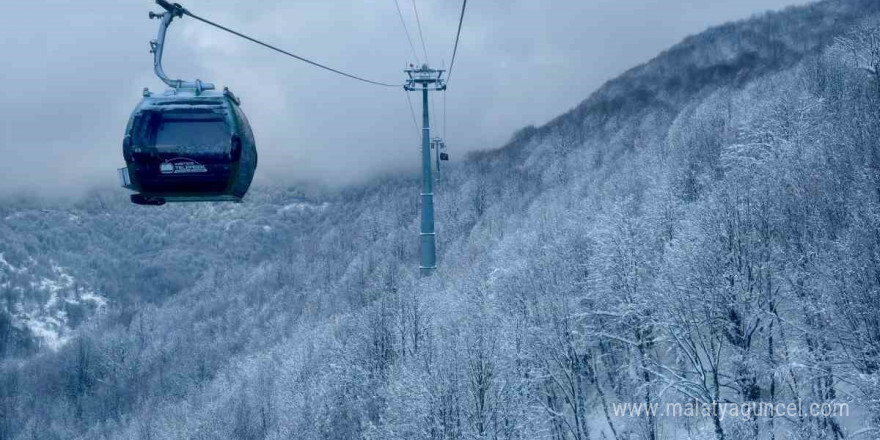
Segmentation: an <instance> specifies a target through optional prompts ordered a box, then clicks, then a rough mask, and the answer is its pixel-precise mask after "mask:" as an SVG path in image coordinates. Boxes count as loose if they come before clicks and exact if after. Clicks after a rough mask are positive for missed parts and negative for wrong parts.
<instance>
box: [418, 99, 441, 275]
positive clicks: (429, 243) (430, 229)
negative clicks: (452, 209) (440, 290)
mask: <svg viewBox="0 0 880 440" xmlns="http://www.w3.org/2000/svg"><path fill="white" fill-rule="evenodd" d="M428 109H429V106H428V84H426V83H422V194H421V195H422V230H421V233H420V236H421V252H422V259H421V263H420V264H419V271H420V272H421V274H422V275H430V274H431V273H432V272H433V271H434V270H435V269H437V250H436V246H437V243H436V240H437V235H436V233H435V232H434V188H433V185H432V183H433V178H432V177H431V118H430V117H429V115H428Z"/></svg>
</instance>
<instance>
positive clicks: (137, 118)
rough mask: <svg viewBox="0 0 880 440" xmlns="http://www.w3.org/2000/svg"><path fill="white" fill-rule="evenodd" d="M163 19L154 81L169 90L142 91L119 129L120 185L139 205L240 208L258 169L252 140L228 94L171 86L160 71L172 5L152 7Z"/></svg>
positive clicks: (177, 10) (192, 85)
mask: <svg viewBox="0 0 880 440" xmlns="http://www.w3.org/2000/svg"><path fill="white" fill-rule="evenodd" d="M157 3H158V4H160V5H162V6H163V7H164V8H165V9H166V12H165V13H162V14H154V13H150V18H159V19H161V20H162V24H161V25H160V27H159V37H158V39H157V40H154V41H151V42H150V45H151V48H152V52H153V54H154V68H155V71H156V75H157V76H158V77H159V78H160V79H161V80H162V81H163V82H165V83H166V84H168V85H169V86H170V87H171V88H170V89H168V90H167V91H165V92H164V93H151V92H150V91H149V90H146V89H145V90H144V97H143V99H142V100H141V102H140V103H139V104H138V105H137V107H135V109H134V111H133V112H132V114H131V118H130V119H129V121H128V125H127V126H126V130H125V137H124V138H123V142H122V155H123V158H124V159H125V163H126V167H125V168H121V169H119V178H120V183H121V184H122V186H123V187H125V188H127V189H130V190H132V191H135V192H136V194H133V195H131V201H132V202H133V203H136V204H139V205H156V206H158V205H164V204H165V203H166V202H206V201H207V202H223V201H230V202H240V201H241V200H242V197H244V195H245V193H247V190H248V188H249V187H250V184H251V181H252V180H253V177H254V173H255V171H256V168H257V149H256V143H255V141H254V134H253V131H252V130H251V126H250V124H249V123H248V120H247V117H245V115H244V112H242V110H241V107H240V105H241V102H240V101H239V99H238V98H237V97H236V96H235V95H234V94H233V93H232V92H231V91H229V90H228V89H223V91H222V92H218V91H215V90H214V85H213V84H208V83H203V82H201V81H199V80H196V81H194V82H187V81H182V80H172V79H169V78H168V77H167V76H166V75H165V72H164V71H163V69H162V50H163V47H164V40H165V33H166V30H167V28H168V26H169V25H170V24H171V21H172V20H173V19H174V18H175V17H181V16H182V15H183V12H184V10H183V8H182V7H180V6H179V5H177V4H174V5H172V4H170V3H167V2H164V1H157Z"/></svg>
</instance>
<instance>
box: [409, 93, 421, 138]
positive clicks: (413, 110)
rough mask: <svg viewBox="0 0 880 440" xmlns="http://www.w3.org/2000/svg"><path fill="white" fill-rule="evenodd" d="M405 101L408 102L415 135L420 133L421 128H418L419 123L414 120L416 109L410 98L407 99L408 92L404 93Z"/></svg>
mask: <svg viewBox="0 0 880 440" xmlns="http://www.w3.org/2000/svg"><path fill="white" fill-rule="evenodd" d="M406 103H407V104H409V113H410V114H411V115H412V121H413V126H414V127H416V135H421V132H422V129H421V128H419V123H418V121H417V120H416V111H415V109H414V108H413V105H412V99H409V93H407V94H406Z"/></svg>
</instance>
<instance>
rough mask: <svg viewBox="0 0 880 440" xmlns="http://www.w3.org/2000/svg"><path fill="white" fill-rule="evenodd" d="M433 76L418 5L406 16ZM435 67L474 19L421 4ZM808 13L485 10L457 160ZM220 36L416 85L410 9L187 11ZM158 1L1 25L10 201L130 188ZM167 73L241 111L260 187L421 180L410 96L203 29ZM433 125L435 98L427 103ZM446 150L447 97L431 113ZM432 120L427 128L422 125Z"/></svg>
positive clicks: (274, 5)
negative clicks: (134, 124) (632, 80)
mask: <svg viewBox="0 0 880 440" xmlns="http://www.w3.org/2000/svg"><path fill="white" fill-rule="evenodd" d="M398 1H399V2H400V7H401V10H402V11H403V13H404V19H405V20H406V22H407V25H408V26H409V31H410V34H411V36H412V37H413V42H414V44H415V46H416V49H418V55H419V57H420V58H424V56H423V55H422V53H421V44H420V42H419V39H418V29H417V26H416V21H415V17H414V13H413V9H412V2H411V0H398ZM417 1H418V5H419V13H420V18H421V20H422V22H421V23H422V31H423V34H424V37H425V41H426V48H427V52H428V56H429V60H430V61H431V63H432V64H433V65H435V66H441V65H444V63H445V65H448V64H449V58H450V56H451V52H452V45H453V42H454V37H455V28H456V25H457V21H458V13H459V8H460V3H459V2H458V1H452V0H417ZM791 3H792V0H742V1H738V2H729V1H725V0H664V1H659V0H630V1H626V2H621V1H612V0H590V1H581V0H577V1H574V0H569V1H566V0H552V1H535V0H528V1H527V0H504V1H502V0H483V1H471V2H470V4H469V10H468V13H467V15H466V17H465V23H464V29H463V31H462V35H461V43H460V47H459V53H458V59H457V60H456V63H455V72H454V74H453V78H452V80H451V82H450V87H449V91H448V92H447V96H446V113H445V114H446V118H445V119H446V123H445V128H446V137H447V143H448V145H449V151H450V153H451V154H452V156H453V159H455V158H461V157H463V156H464V154H465V153H466V152H468V151H473V150H478V149H486V148H494V147H498V146H500V145H501V144H502V143H503V142H504V141H506V140H507V138H508V137H509V136H510V134H511V133H512V132H513V131H514V130H516V129H518V128H520V127H522V126H524V125H527V124H540V123H543V122H546V121H547V120H549V119H551V118H553V117H554V116H556V115H558V114H560V113H562V112H564V111H566V110H568V109H569V108H571V107H573V106H575V105H577V103H578V102H580V101H581V100H583V99H584V98H586V97H587V96H588V95H589V93H590V92H591V91H593V90H595V89H596V88H597V87H599V86H600V85H601V84H602V83H603V82H604V81H606V80H608V79H611V78H613V77H614V76H616V75H618V74H620V73H622V72H623V71H625V70H626V69H628V68H630V67H632V66H634V65H637V64H640V63H642V62H645V61H647V60H648V59H649V58H651V57H653V56H654V55H656V54H657V53H659V52H660V51H662V50H663V49H665V48H667V47H668V46H670V45H672V44H675V43H676V42H677V41H679V40H681V39H682V38H683V37H685V36H687V35H688V34H693V33H697V32H700V31H702V30H703V29H704V28H706V27H708V26H711V25H715V24H720V23H723V22H725V21H728V20H732V19H739V18H746V17H748V16H749V15H750V14H752V13H754V12H758V11H763V10H765V9H772V8H781V7H783V6H786V5H788V4H791ZM184 4H185V6H186V7H187V8H189V9H190V10H191V11H193V12H195V13H197V14H200V15H202V16H204V17H206V18H208V19H211V20H215V21H217V22H220V23H222V24H225V25H228V26H230V27H232V28H235V29H237V30H240V31H242V32H245V33H248V34H251V35H253V36H256V37H258V38H261V39H264V40H265V41H267V42H270V43H273V44H277V45H278V46H281V47H283V48H286V49H289V50H290V51H292V52H294V53H297V54H299V55H302V56H305V57H308V58H312V59H314V60H316V61H318V62H321V63H325V64H327V65H330V66H333V67H335V68H338V69H340V70H344V71H348V72H353V73H355V74H357V75H362V76H365V77H368V78H371V79H375V80H378V81H383V82H398V83H402V81H403V78H404V74H403V72H402V70H403V68H404V67H405V65H406V64H407V63H409V62H414V60H413V59H412V58H413V55H412V51H411V49H410V48H409V45H408V43H407V41H406V38H405V37H404V33H403V28H402V27H401V24H400V19H399V18H398V16H397V10H396V9H395V6H394V3H393V0H387V1H385V0H383V1H362V0H349V1H318V0H310V1H298V2H284V1H281V0H267V1H261V2H236V1H232V0H223V1H219V0H213V1H209V0H187V1H186V2H185V3H184ZM149 10H158V7H156V6H155V5H153V4H152V2H150V1H131V0H126V1H119V2H105V3H104V4H100V5H98V4H90V3H77V2H67V1H61V0H47V1H30V2H19V3H17V4H16V11H15V13H9V14H2V15H0V29H3V33H4V42H3V43H2V44H0V57H2V59H3V60H5V62H4V67H3V68H2V69H0V79H2V83H3V85H4V93H3V101H4V102H3V105H2V106H0V120H2V123H0V128H2V130H3V133H2V136H0V153H2V159H0V175H2V176H3V177H4V178H3V180H2V183H0V195H9V194H14V193H21V192H31V193H35V194H42V195H61V196H75V195H78V194H82V193H83V192H84V191H86V190H88V189H90V188H91V187H94V186H96V185H106V186H110V185H115V184H116V183H115V179H116V177H115V169H116V168H117V167H120V166H122V165H123V160H122V157H121V151H120V149H121V139H122V132H123V130H124V126H125V122H126V120H127V118H128V116H129V113H130V111H131V109H132V108H133V107H134V105H135V104H136V103H137V101H138V100H139V99H140V94H141V90H142V88H143V87H145V86H148V87H150V88H151V89H152V90H161V89H162V88H163V86H162V84H161V83H160V82H159V81H158V79H156V78H155V77H154V76H153V75H152V59H151V56H150V54H149V51H148V41H149V40H150V39H153V38H155V33H156V30H157V27H158V22H157V21H155V20H148V19H147V11H149ZM165 69H166V71H167V72H168V73H169V75H171V76H173V77H182V78H184V79H194V78H196V77H198V78H200V79H202V80H206V81H211V82H214V83H216V84H217V85H218V86H219V87H223V86H228V87H230V88H231V89H232V90H233V91H234V92H235V93H236V94H237V95H239V96H240V97H241V98H242V101H243V103H242V104H243V109H244V110H245V111H246V113H247V114H248V117H249V119H250V120H251V123H252V125H253V127H254V130H255V133H256V137H257V142H258V148H259V151H260V167H259V170H258V176H257V179H258V182H261V183H269V182H274V183H282V184H289V183H293V182H298V181H308V182H315V183H320V184H329V185H346V184H353V183H358V182H361V181H363V180H365V179H369V178H371V177H373V176H376V175H378V174H383V173H398V172H410V173H414V172H417V170H418V157H419V156H418V155H419V135H420V133H419V129H418V128H417V127H416V126H414V124H413V121H412V116H411V114H410V110H409V107H408V104H407V100H406V96H405V94H404V92H403V90H402V89H389V88H381V87H375V86H369V85H365V84H363V83H360V82H357V81H353V80H350V79H347V78H344V77H340V76H337V75H334V74H332V73H329V72H326V71H323V70H320V69H316V68H314V67H312V66H309V65H306V64H304V63H301V62H298V61H295V60H291V59H288V58H285V57H282V56H280V55H278V54H276V53H274V52H271V51H269V50H266V49H264V48H262V47H259V46H255V45H253V44H251V43H249V42H247V41H243V40H240V39H237V38H235V37H232V36H230V35H228V34H225V33H222V32H220V31H218V30H216V29H214V28H211V27H208V26H206V25H204V24H202V23H198V22H196V21H195V20H192V19H188V18H184V19H182V20H178V21H176V22H175V23H174V24H173V26H172V28H171V30H170V32H169V35H168V48H167V51H166V61H165ZM411 98H412V103H413V106H414V108H415V110H416V112H417V113H418V112H420V111H421V97H420V96H419V95H417V94H413V95H412V96H411ZM432 98H433V99H434V102H433V104H432V107H433V110H434V125H435V128H436V131H435V133H437V132H442V131H443V126H444V124H443V123H442V122H443V120H444V118H443V117H442V114H443V105H442V104H443V97H442V96H441V95H440V94H435V95H433V96H432ZM420 116H421V115H420V113H419V114H417V117H418V119H419V120H420V119H421V118H420Z"/></svg>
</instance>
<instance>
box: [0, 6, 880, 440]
mask: <svg viewBox="0 0 880 440" xmlns="http://www.w3.org/2000/svg"><path fill="white" fill-rule="evenodd" d="M878 13H880V5H878V4H877V3H876V2H872V1H860V0H846V1H844V0H838V1H825V2H821V3H818V4H815V5H810V6H806V7H801V8H791V9H788V10H786V11H784V12H780V13H773V14H767V15H765V16H761V17H756V18H753V19H751V20H746V21H741V22H737V23H733V24H729V25H724V26H721V27H718V28H713V29H710V30H709V31H707V32H706V33H703V34H700V35H697V36H694V37H690V38H688V39H686V40H685V41H684V42H683V43H681V44H679V45H677V46H675V47H673V48H672V49H670V50H669V51H667V52H664V53H663V54H661V55H659V56H658V57H657V58H655V59H654V60H652V61H650V62H648V63H646V64H645V65H642V66H639V67H637V68H635V69H633V70H631V71H629V72H627V73H626V74H624V75H622V76H621V77H620V78H618V79H615V80H613V81H611V82H609V83H608V84H606V85H605V86H603V87H602V88H601V89H600V90H598V91H597V92H596V93H595V94H593V95H592V96H591V97H589V98H588V99H587V100H585V101H584V102H583V103H582V104H581V105H580V106H578V107H577V108H575V109H573V110H571V111H570V112H568V113H566V114H564V115H562V116H560V117H559V118H557V119H555V120H553V121H552V122H550V123H549V124H547V125H545V126H543V127H539V128H534V127H530V128H527V129H524V130H522V131H520V132H519V133H518V134H517V135H515V136H514V138H513V139H512V141H511V142H510V143H509V144H508V145H506V146H504V147H503V148H501V149H499V150H495V151H489V152H483V153H478V154H474V155H472V156H471V157H470V158H469V159H468V160H467V161H465V162H464V163H461V164H457V165H454V166H452V167H450V168H449V171H448V172H446V173H444V180H443V181H442V183H441V184H440V185H438V189H437V192H438V206H437V223H438V240H439V248H440V266H441V268H442V270H440V271H439V272H438V274H437V276H434V277H432V278H430V279H418V278H417V277H416V270H414V269H415V263H414V262H416V261H417V252H416V251H417V248H416V243H417V240H416V237H417V236H418V234H417V231H418V223H417V220H418V219H417V217H416V212H417V209H416V208H417V204H416V203H417V200H416V198H415V197H413V195H414V194H417V189H418V188H417V184H418V182H417V180H415V179H409V178H388V179H386V180H383V181H377V182H375V183H373V184H371V185H368V186H365V187H362V188H353V189H350V190H347V191H344V192H342V193H337V194H312V195H310V196H308V197H306V196H305V195H304V194H303V193H300V192H297V191H289V190H283V189H278V188H262V189H260V188H258V189H255V190H254V192H253V194H251V195H249V199H248V202H247V203H246V204H244V205H241V206H225V205H224V206H210V205H204V206H173V207H172V206H169V207H163V208H161V209H154V208H142V207H133V206H130V205H128V204H127V202H126V201H125V199H124V194H121V193H120V192H112V193H106V194H97V195H95V196H94V197H92V198H90V199H89V200H87V201H85V202H82V203H80V204H78V205H76V206H73V207H69V208H68V210H69V211H67V212H69V213H71V214H73V215H74V216H75V217H76V218H77V219H78V220H77V221H76V222H72V223H71V220H70V218H71V217H70V215H69V214H68V213H67V212H65V213H63V214H58V215H54V214H52V215H47V213H45V212H44V211H43V210H41V209H40V208H42V207H40V206H33V205H32V204H31V205H30V206H29V205H27V204H25V205H21V204H15V203H11V202H10V203H6V204H4V205H3V207H2V208H0V210H2V211H3V212H2V213H0V214H2V215H3V216H4V217H5V218H6V220H4V221H3V222H2V223H0V237H2V238H3V240H0V243H3V244H2V245H0V246H3V247H0V252H2V253H3V255H4V256H5V257H4V258H5V260H4V261H7V264H6V265H3V264H2V263H0V273H3V274H4V276H12V275H11V274H12V273H13V272H14V271H13V270H12V269H15V270H18V268H20V267H24V262H27V261H31V259H32V260H33V261H35V262H37V263H35V266H37V267H40V266H41V267H42V269H33V270H35V271H37V270H42V271H43V272H44V273H46V274H48V273H51V272H52V270H53V269H52V267H53V266H52V265H53V264H57V265H59V267H64V268H66V269H65V270H66V271H67V272H65V273H68V272H69V276H71V277H75V278H76V279H77V280H82V282H83V283H86V285H87V286H90V287H89V288H90V289H94V290H95V291H97V292H100V293H101V295H102V298H105V300H106V305H105V306H104V307H105V308H106V311H105V312H104V313H101V314H97V313H96V314H94V316H93V317H91V319H87V320H85V321H86V322H87V324H83V325H81V326H80V327H79V329H78V330H74V329H71V330H70V331H71V332H74V331H75V332H78V336H77V337H75V338H71V339H70V340H69V341H68V342H67V343H66V344H59V346H58V347H57V349H56V350H51V349H43V350H41V351H39V352H36V353H34V350H33V348H32V347H26V346H24V345H22V344H24V343H22V344H19V345H21V347H20V348H19V349H17V350H15V352H14V353H13V354H12V355H10V357H9V358H8V359H7V361H5V362H4V363H3V364H2V366H0V368H2V370H3V371H2V374H0V413H2V414H3V415H4V417H2V418H0V439H5V438H30V437H37V438H72V437H76V436H81V437H86V438H126V439H128V438H145V439H146V438H149V439H155V438H247V439H251V438H329V439H337V438H338V439H343V438H344V439H350V438H375V439H396V438H400V439H416V438H425V439H429V438H430V439H436V438H448V439H468V438H471V439H472V438H506V439H517V438H520V439H533V438H554V439H570V438H575V439H588V438H590V439H599V438H618V439H624V438H636V439H657V438H761V437H769V436H770V434H771V433H773V434H775V436H776V438H797V439H826V438H844V437H847V436H854V435H855V433H856V432H860V433H861V434H860V435H864V436H866V437H867V438H873V437H876V436H877V433H878V432H880V431H877V429H878V428H880V406H878V402H880V395H878V391H877V390H878V389H880V387H878V386H877V384H878V383H880V367H878V366H880V315H878V313H877V312H876V310H878V306H880V281H878V279H880V278H878V277H877V273H880V239H878V237H880V234H878V231H880V196H878V195H880V180H878V179H880V178H878V177H877V176H880V173H878V171H880V154H878V153H877V145H878V142H877V141H878V140H880V128H878V127H880V114H878V112H877V111H876V109H877V108H880V106H878V104H880V97H878V94H877V93H876V87H877V84H876V83H875V82H874V79H872V78H871V77H870V76H868V75H865V74H864V73H863V72H862V71H860V70H859V69H857V68H856V66H855V65H854V64H853V61H852V60H851V59H850V57H849V55H848V53H846V52H844V51H840V50H837V48H835V47H829V45H830V44H831V43H832V42H834V41H835V37H844V38H846V37H848V36H849V35H850V34H849V33H851V32H867V31H865V30H861V28H860V27H859V26H860V25H861V23H862V22H863V21H866V20H870V19H872V18H873V19H876V18H877V16H878ZM10 268H11V269H10ZM10 302H14V301H10ZM37 303H39V301H37ZM13 309H14V307H12V306H6V308H5V309H0V310H4V311H7V314H8V312H9V311H10V310H13ZM2 316H3V314H0V318H2ZM10 316H11V315H10ZM7 327H9V326H7ZM3 328H4V327H2V321H0V330H2V329H3ZM71 334H72V333H71ZM0 336H2V334H0ZM35 336H37V337H39V335H35ZM27 337H28V335H27V334H24V335H22V334H16V336H15V338H17V339H16V340H19V341H21V340H25V339H26V338H27ZM3 340H4V339H3V338H2V337H0V341H3ZM694 400H698V401H700V402H704V403H708V402H713V401H714V402H725V403H736V404H742V403H749V402H758V401H761V402H772V403H785V404H787V403H789V402H796V401H798V400H803V401H805V402H810V403H812V402H819V403H821V402H831V401H838V402H841V403H846V404H847V405H850V406H851V412H852V414H850V415H849V416H840V417H838V416H822V415H820V416H817V417H810V416H802V417H766V416H761V417H755V418H753V417H727V418H723V419H722V418H721V417H717V416H716V417H713V416H706V417H690V418H671V417H659V416H658V417H645V416H642V417H627V416H622V415H616V414H615V410H614V409H615V405H617V404H621V403H634V404H638V403H642V402H644V403H655V404H663V405H665V404H667V403H673V404H674V403H684V402H689V401H694Z"/></svg>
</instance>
